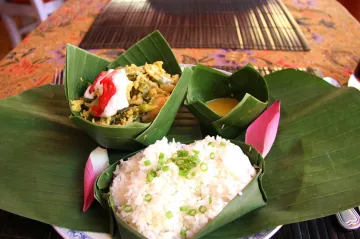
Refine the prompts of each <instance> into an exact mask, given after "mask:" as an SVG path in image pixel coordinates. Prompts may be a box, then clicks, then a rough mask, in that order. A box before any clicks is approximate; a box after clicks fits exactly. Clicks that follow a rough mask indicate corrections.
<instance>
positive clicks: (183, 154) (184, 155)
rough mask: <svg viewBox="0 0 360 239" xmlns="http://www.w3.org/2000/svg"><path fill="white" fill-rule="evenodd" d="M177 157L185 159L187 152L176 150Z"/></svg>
mask: <svg viewBox="0 0 360 239" xmlns="http://www.w3.org/2000/svg"><path fill="white" fill-rule="evenodd" d="M177 155H178V156H179V157H187V156H189V152H188V151H186V150H178V151H177Z"/></svg>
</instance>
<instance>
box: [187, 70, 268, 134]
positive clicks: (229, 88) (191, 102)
mask: <svg viewBox="0 0 360 239" xmlns="http://www.w3.org/2000/svg"><path fill="white" fill-rule="evenodd" d="M192 69H193V74H192V75H191V77H190V80H189V86H188V92H187V95H186V100H185V105H186V106H187V107H188V109H189V110H190V112H191V113H193V114H194V116H195V117H196V118H197V119H198V120H199V121H200V124H201V126H202V129H203V130H204V131H205V132H206V133H207V134H210V135H220V136H222V137H225V138H235V137H236V136H238V135H240V134H241V133H242V132H243V131H244V130H245V129H246V128H247V127H248V126H249V124H250V123H251V122H252V121H253V120H255V119H256V118H257V117H258V116H259V115H260V114H261V113H262V112H263V111H264V109H265V108H266V107H267V105H268V102H269V100H268V98H269V93H268V87H267V84H266V81H265V79H264V78H263V77H262V76H261V74H260V73H259V72H258V71H257V70H255V69H254V68H253V67H252V66H251V65H247V66H245V67H243V68H241V69H239V70H238V71H236V72H234V73H233V74H231V75H228V74H226V73H224V72H223V71H220V70H216V69H214V68H210V67H207V66H204V65H197V66H195V67H193V68H192ZM217 98H235V99H237V100H238V101H239V103H238V104H237V105H236V106H235V107H234V108H233V109H232V110H231V111H230V112H229V113H227V114H226V115H224V116H220V115H219V114H217V113H216V112H214V111H213V110H212V109H210V108H209V107H208V106H207V105H206V102H209V101H211V100H214V99H217Z"/></svg>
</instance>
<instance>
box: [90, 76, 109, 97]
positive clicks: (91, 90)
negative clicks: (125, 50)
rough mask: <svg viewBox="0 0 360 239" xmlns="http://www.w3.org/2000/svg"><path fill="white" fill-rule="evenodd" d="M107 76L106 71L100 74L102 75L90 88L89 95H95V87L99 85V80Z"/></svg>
mask: <svg viewBox="0 0 360 239" xmlns="http://www.w3.org/2000/svg"><path fill="white" fill-rule="evenodd" d="M106 74H107V72H106V71H102V72H100V74H99V75H98V76H97V77H96V79H95V80H94V82H93V83H92V85H91V86H90V89H89V93H90V94H91V93H93V92H94V91H95V86H96V84H97V83H98V81H99V80H101V79H102V78H104V76H105V75H106Z"/></svg>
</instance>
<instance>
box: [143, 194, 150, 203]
mask: <svg viewBox="0 0 360 239" xmlns="http://www.w3.org/2000/svg"><path fill="white" fill-rule="evenodd" d="M144 200H145V202H151V200H152V196H151V195H150V194H146V195H145V198H144Z"/></svg>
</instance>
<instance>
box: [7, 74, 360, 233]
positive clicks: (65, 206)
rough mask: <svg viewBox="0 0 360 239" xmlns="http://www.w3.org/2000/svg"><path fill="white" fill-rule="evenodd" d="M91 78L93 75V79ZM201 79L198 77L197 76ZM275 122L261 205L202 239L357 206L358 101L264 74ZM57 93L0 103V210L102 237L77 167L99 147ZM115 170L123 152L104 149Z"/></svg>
mask: <svg viewBox="0 0 360 239" xmlns="http://www.w3.org/2000/svg"><path fill="white" fill-rule="evenodd" d="M94 74H95V73H94ZM200 80H201V79H200ZM265 81H266V84H267V86H268V92H269V103H270V104H272V103H273V102H274V101H275V100H281V114H282V116H281V120H280V124H279V131H278V134H277V138H276V140H275V142H274V145H273V147H272V149H271V151H270V152H269V154H268V155H267V156H266V173H265V174H264V176H263V178H262V186H263V188H264V190H265V192H266V195H267V199H268V201H267V205H266V206H264V207H260V208H258V209H256V210H253V211H251V212H249V213H246V214H245V215H243V216H242V217H240V218H238V219H236V220H234V221H232V222H230V223H228V224H226V225H224V226H222V227H220V228H218V229H216V230H215V231H213V232H211V233H210V234H207V235H206V236H204V237H202V238H209V239H210V238H211V239H214V238H221V239H235V238H241V237H243V236H247V235H251V234H253V233H256V232H259V231H262V230H265V229H268V228H272V227H275V226H277V225H283V224H289V223H293V222H299V221H304V220H310V219H314V218H318V217H323V216H326V215H330V214H333V213H336V212H339V211H342V210H345V209H348V208H351V207H355V206H357V205H359V204H360V190H359V185H358V182H359V180H360V174H359V172H358V169H359V168H360V161H359V160H358V157H359V155H360V147H359V143H358V136H359V135H360V128H359V125H360V117H359V116H360V115H359V114H360V94H359V92H358V91H357V90H356V89H353V88H335V87H333V86H331V85H329V84H328V83H326V82H324V81H323V80H322V79H321V78H318V77H316V76H313V75H310V74H307V73H304V72H301V71H297V70H283V71H279V72H276V73H272V74H270V75H268V76H266V77H265ZM66 99H67V98H66V96H65V92H64V88H63V87H62V86H49V85H46V86H42V87H39V88H36V89H31V90H29V91H26V92H24V93H21V94H20V95H17V96H12V97H9V98H7V99H3V100H1V101H0V125H1V137H0V155H1V157H0V179H1V180H0V189H1V191H2V195H1V200H0V208H1V209H2V210H6V211H9V212H12V213H15V214H18V215H21V216H24V217H28V218H31V219H34V220H38V221H41V222H45V223H48V224H52V225H57V226H60V227H65V228H69V229H74V230H78V231H93V232H105V233H109V225H110V222H111V220H109V218H110V217H109V215H108V214H107V213H106V211H105V210H104V209H103V208H102V207H101V205H100V204H97V203H94V204H93V205H92V206H91V207H90V208H89V209H88V210H87V211H86V212H85V213H83V212H82V210H81V209H82V205H83V190H84V188H83V179H84V176H83V175H84V167H85V164H86V161H87V158H88V155H89V153H90V152H91V151H92V150H93V149H94V148H96V147H97V146H98V144H97V143H96V142H95V141H94V140H93V139H92V138H90V137H88V136H87V134H86V133H84V132H83V130H81V129H79V128H78V127H76V126H75V125H74V124H73V122H72V120H71V119H69V117H68V116H69V115H70V114H71V112H70V110H69V105H68V101H67V100H66ZM169 133H170V134H171V135H168V136H169V137H171V138H175V139H177V138H181V139H182V140H184V141H186V140H191V139H192V140H195V139H200V138H203V137H204V136H205V135H202V133H201V131H200V130H199V126H198V125H187V126H182V125H173V126H172V127H171V129H170V131H169ZM108 154H109V161H110V163H111V164H113V163H115V162H116V161H117V160H119V159H120V158H124V157H126V155H128V153H126V152H123V151H119V150H108Z"/></svg>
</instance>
